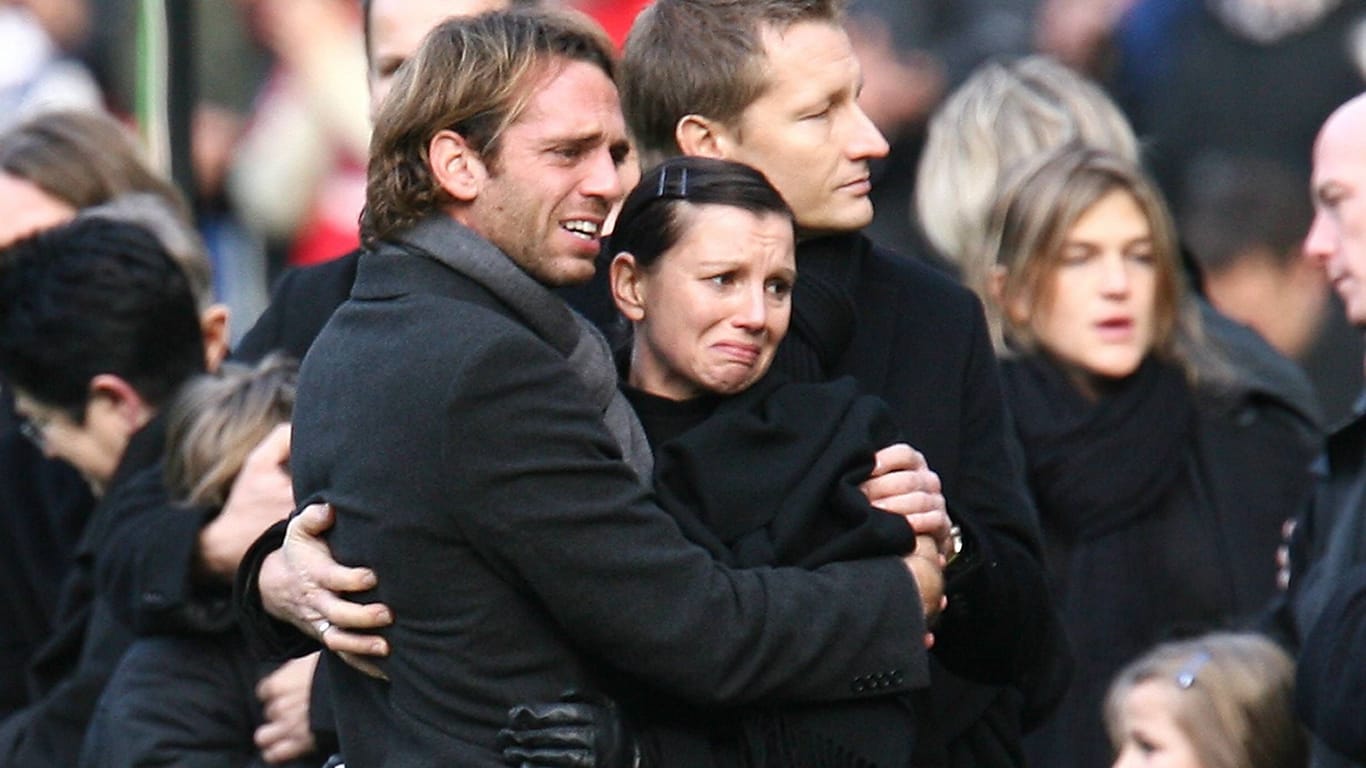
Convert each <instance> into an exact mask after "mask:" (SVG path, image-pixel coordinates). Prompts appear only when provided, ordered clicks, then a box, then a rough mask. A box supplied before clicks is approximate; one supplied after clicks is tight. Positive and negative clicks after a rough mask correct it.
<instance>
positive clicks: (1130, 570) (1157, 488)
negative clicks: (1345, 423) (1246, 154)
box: [967, 144, 1315, 766]
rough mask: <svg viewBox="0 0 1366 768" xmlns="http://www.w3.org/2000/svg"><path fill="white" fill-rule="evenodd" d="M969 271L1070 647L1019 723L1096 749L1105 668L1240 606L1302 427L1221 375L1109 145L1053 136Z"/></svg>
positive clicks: (1271, 569)
mask: <svg viewBox="0 0 1366 768" xmlns="http://www.w3.org/2000/svg"><path fill="white" fill-rule="evenodd" d="M988 232H989V237H988V238H987V243H986V247H988V248H989V249H990V252H989V257H988V258H983V259H979V260H977V261H976V262H974V263H977V264H980V265H983V270H982V273H980V274H969V275H967V277H968V278H969V279H970V280H972V281H974V282H975V283H976V284H980V285H984V286H986V288H985V292H986V293H987V294H988V313H989V314H991V315H993V316H994V318H995V320H996V322H998V323H999V325H1000V328H1001V330H1002V347H1001V349H1000V350H999V351H1000V352H1001V354H1002V355H1003V356H1004V357H1005V360H1004V361H1003V364H1002V374H1003V377H1004V382H1005V392H1006V398H1007V400H1008V402H1009V403H1010V405H1011V409H1012V412H1013V413H1014V415H1015V421H1016V430H1017V434H1018V436H1019V438H1020V441H1021V444H1022V446H1023V453H1024V457H1025V462H1026V470H1027V477H1028V481H1029V485H1030V490H1031V491H1032V492H1033V494H1034V497H1035V501H1036V503H1037V504H1038V508H1039V516H1040V521H1041V523H1042V525H1043V531H1044V541H1045V546H1047V547H1048V549H1049V554H1050V561H1049V569H1050V572H1049V578H1050V586H1051V589H1052V592H1053V596H1054V598H1055V600H1056V601H1057V604H1058V607H1059V610H1060V612H1061V614H1062V619H1063V623H1064V627H1065V628H1066V630H1067V632H1068V636H1069V639H1070V640H1071V643H1072V646H1073V650H1074V653H1075V655H1076V659H1077V669H1076V674H1075V676H1074V681H1073V685H1072V687H1071V689H1070V691H1069V692H1068V694H1067V696H1066V697H1065V699H1064V700H1063V702H1062V705H1061V706H1060V708H1059V710H1058V712H1056V713H1055V714H1054V715H1053V716H1052V718H1051V719H1050V720H1048V721H1047V722H1045V724H1044V725H1043V727H1042V728H1041V729H1040V730H1039V731H1038V732H1037V733H1036V734H1034V735H1033V736H1031V738H1030V740H1029V747H1030V749H1031V750H1033V751H1034V755H1035V756H1036V757H1038V758H1040V759H1042V758H1043V757H1044V756H1047V757H1048V758H1049V759H1048V761H1047V764H1048V765H1051V766H1071V765H1076V766H1093V765H1099V764H1101V762H1103V761H1104V759H1105V757H1106V753H1107V747H1106V745H1105V744H1104V741H1103V739H1101V738H1100V733H1101V731H1100V723H1099V721H1098V713H1099V711H1100V702H1101V698H1102V696H1103V694H1104V684H1105V681H1106V680H1108V679H1110V677H1111V676H1112V675H1113V674H1114V673H1115V672H1116V671H1117V670H1118V669H1119V668H1120V667H1121V666H1122V665H1123V664H1124V663H1125V662H1127V661H1128V660H1129V659H1131V658H1133V657H1134V656H1136V655H1137V654H1138V653H1140V652H1141V651H1143V650H1144V649H1146V648H1148V647H1150V646H1152V645H1153V644H1154V643H1156V642H1157V641H1158V640H1160V639H1161V638H1163V637H1168V636H1170V635H1171V634H1172V633H1173V632H1175V631H1181V630H1188V629H1191V628H1199V629H1213V628H1217V627H1222V626H1226V625H1228V624H1229V623H1230V622H1234V621H1237V620H1239V619H1243V618H1248V617H1250V616H1251V615H1253V614H1254V613H1255V612H1256V611H1257V610H1259V609H1260V608H1261V606H1262V604H1263V602H1264V601H1265V600H1266V599H1267V598H1268V596H1269V595H1270V594H1271V592H1272V591H1273V589H1274V586H1273V585H1274V579H1275V564H1274V552H1275V549H1276V546H1277V544H1278V542H1279V537H1280V527H1281V524H1282V522H1283V521H1284V520H1285V519H1286V517H1287V516H1289V515H1291V514H1293V513H1294V511H1295V510H1297V509H1298V508H1299V507H1300V505H1301V504H1302V502H1303V500H1304V498H1305V496H1306V493H1307V490H1308V486H1309V473H1308V465H1309V462H1310V460H1311V458H1312V456H1313V452H1314V450H1315V442H1314V440H1313V433H1312V431H1311V430H1309V429H1308V428H1307V426H1306V425H1305V424H1304V423H1303V422H1302V420H1301V419H1300V418H1299V416H1298V414H1296V413H1295V412H1294V411H1293V410H1291V409H1289V408H1287V407H1285V406H1284V405H1283V404H1281V403H1280V402H1279V401H1276V400H1274V399H1270V398H1258V397H1253V396H1248V395H1247V393H1246V391H1245V390H1242V389H1239V388H1238V387H1237V386H1236V381H1235V374H1234V372H1233V370H1232V367H1231V365H1229V363H1228V361H1227V360H1226V359H1224V358H1223V357H1222V355H1221V352H1220V350H1219V349H1218V348H1217V347H1215V346H1214V345H1212V344H1211V343H1210V342H1209V341H1208V340H1207V339H1206V337H1205V335H1204V334H1203V332H1202V330H1201V327H1200V320H1199V314H1198V312H1197V311H1196V310H1195V308H1194V306H1193V304H1192V303H1191V302H1190V301H1189V299H1188V297H1187V294H1186V286H1185V281H1184V276H1183V273H1182V270H1181V267H1180V264H1179V259H1178V256H1177V252H1176V245H1175V237H1174V235H1173V233H1172V225H1171V222H1170V219H1169V216H1168V214H1167V211H1166V207H1165V205H1164V203H1163V201H1162V199H1161V197H1160V196H1159V194H1158V192H1157V191H1156V189H1155V187H1154V186H1153V184H1152V183H1151V181H1149V179H1148V178H1147V177H1146V176H1145V175H1144V174H1143V173H1142V172H1141V171H1140V170H1139V169H1138V168H1136V167H1135V166H1134V165H1133V164H1132V163H1131V162H1129V161H1127V160H1126V159H1124V158H1122V157H1119V156H1116V155H1113V154H1110V153H1106V152H1103V151H1100V150H1096V149H1090V148H1086V147H1084V146H1081V145H1075V144H1072V145H1066V146H1064V147H1062V148H1060V149H1058V150H1056V151H1054V152H1051V153H1048V154H1045V155H1044V156H1042V157H1041V158H1039V159H1037V160H1035V161H1034V162H1033V163H1031V164H1029V165H1027V166H1025V167H1023V168H1021V169H1019V170H1018V171H1017V172H1016V173H1014V174H1013V175H1012V176H1011V177H1010V178H1009V179H1008V180H1007V182H1006V184H1005V186H1004V187H1003V189H1002V192H1001V195H1000V197H999V198H998V200H997V202H996V204H995V207H994V209H993V212H992V217H991V225H990V227H989V229H988Z"/></svg>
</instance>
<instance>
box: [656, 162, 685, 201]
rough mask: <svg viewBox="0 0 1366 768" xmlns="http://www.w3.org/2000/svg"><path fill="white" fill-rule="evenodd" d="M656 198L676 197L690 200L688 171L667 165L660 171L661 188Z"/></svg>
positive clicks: (657, 190)
mask: <svg viewBox="0 0 1366 768" xmlns="http://www.w3.org/2000/svg"><path fill="white" fill-rule="evenodd" d="M655 197H676V198H678V199H680V200H687V199H688V169H687V168H680V167H678V166H676V165H666V166H664V167H663V168H661V169H659V187H658V188H657V189H656V190H655Z"/></svg>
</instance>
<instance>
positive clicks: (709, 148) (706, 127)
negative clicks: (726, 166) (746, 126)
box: [674, 115, 735, 160]
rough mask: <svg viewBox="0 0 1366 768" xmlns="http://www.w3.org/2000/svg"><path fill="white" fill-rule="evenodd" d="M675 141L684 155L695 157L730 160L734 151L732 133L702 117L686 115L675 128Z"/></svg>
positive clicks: (711, 120)
mask: <svg viewBox="0 0 1366 768" xmlns="http://www.w3.org/2000/svg"><path fill="white" fill-rule="evenodd" d="M674 140H675V141H677V142H678V148H679V149H680V150H682V151H683V154H685V155H689V156H695V157H714V158H718V159H721V160H727V159H729V158H730V156H731V153H732V152H733V151H734V145H735V142H734V139H733V137H732V136H731V131H730V129H729V128H727V127H726V126H725V125H722V124H721V123H720V122H719V121H717V120H713V119H711V118H710V117H703V116H701V115H684V116H683V117H681V118H679V120H678V125H676V126H674Z"/></svg>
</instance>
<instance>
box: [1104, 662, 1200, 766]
mask: <svg viewBox="0 0 1366 768" xmlns="http://www.w3.org/2000/svg"><path fill="white" fill-rule="evenodd" d="M1179 693H1180V692H1179V691H1177V690H1176V689H1175V688H1174V687H1173V686H1172V685H1171V684H1170V683H1168V682H1166V681H1159V680H1148V681H1146V682H1142V683H1139V684H1138V685H1136V686H1134V687H1133V690H1131V691H1129V694H1128V695H1127V696H1125V697H1124V702H1123V704H1122V705H1121V707H1120V727H1121V736H1122V738H1123V741H1122V742H1120V744H1119V755H1118V756H1117V757H1116V758H1115V764H1114V768H1202V766H1201V765H1200V760H1199V758H1197V757H1196V756H1195V747H1194V745H1192V744H1191V742H1190V739H1189V738H1187V737H1186V734H1185V733H1184V732H1183V731H1182V730H1181V729H1180V728H1178V727H1177V725H1176V720H1175V718H1173V717H1172V713H1173V712H1175V711H1176V707H1177V704H1178V702H1177V700H1176V699H1177V695H1178V694H1179Z"/></svg>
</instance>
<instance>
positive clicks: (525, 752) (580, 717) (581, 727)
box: [498, 692, 641, 768]
mask: <svg viewBox="0 0 1366 768" xmlns="http://www.w3.org/2000/svg"><path fill="white" fill-rule="evenodd" d="M498 747H499V749H501V750H502V751H503V761H504V762H505V763H507V764H508V765H513V766H518V768H641V760H640V748H639V746H638V745H637V743H636V739H635V737H634V735H633V734H632V733H631V731H630V729H629V728H628V727H627V725H626V722H625V720H624V719H623V717H622V714H621V710H619V709H618V708H617V705H616V702H613V701H612V700H611V699H608V698H606V697H604V696H589V695H585V694H581V693H577V692H569V693H566V694H565V695H564V696H562V697H561V698H560V700H559V701H555V702H548V703H547V702H537V703H530V704H518V705H517V706H515V707H513V708H512V709H509V710H508V727H506V728H504V729H503V730H501V731H499V732H498Z"/></svg>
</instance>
